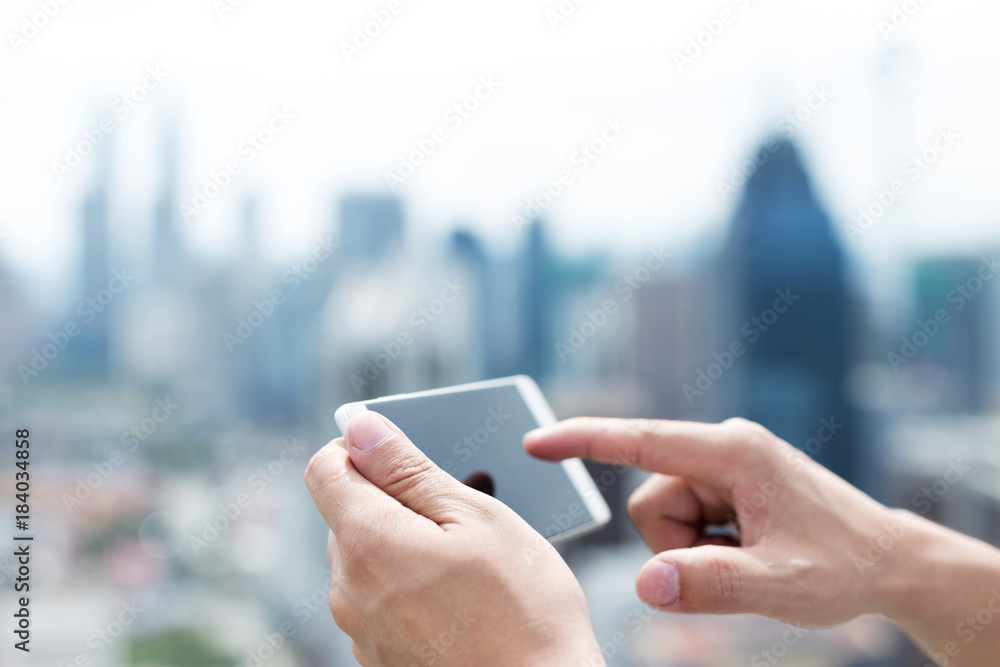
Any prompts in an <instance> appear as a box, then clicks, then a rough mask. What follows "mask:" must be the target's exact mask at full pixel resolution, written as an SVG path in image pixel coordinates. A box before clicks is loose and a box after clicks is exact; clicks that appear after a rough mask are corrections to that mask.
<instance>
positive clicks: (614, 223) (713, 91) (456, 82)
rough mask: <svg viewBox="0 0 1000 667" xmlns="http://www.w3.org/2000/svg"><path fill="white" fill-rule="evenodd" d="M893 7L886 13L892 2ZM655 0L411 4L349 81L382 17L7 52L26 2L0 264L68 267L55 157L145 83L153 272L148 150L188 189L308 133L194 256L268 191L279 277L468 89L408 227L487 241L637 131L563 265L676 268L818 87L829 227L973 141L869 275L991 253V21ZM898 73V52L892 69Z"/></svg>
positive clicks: (882, 6)
mask: <svg viewBox="0 0 1000 667" xmlns="http://www.w3.org/2000/svg"><path fill="white" fill-rule="evenodd" d="M896 1H898V0H896ZM741 3H742V4H737V3H734V2H731V1H715V2H708V3H704V2H694V1H690V2H676V1H675V2H662V0H659V1H658V0H615V1H614V2H612V0H588V1H587V2H584V3H583V4H582V6H580V7H578V8H577V10H576V12H575V14H574V15H573V16H572V17H570V18H569V19H568V20H567V21H566V22H564V23H562V24H561V25H560V26H559V27H558V28H557V29H556V30H554V31H553V30H552V29H551V28H550V27H549V25H548V23H547V21H546V18H545V15H544V12H545V10H546V9H549V8H552V7H555V6H556V5H557V4H558V2H557V0H552V1H551V2H527V1H524V0H507V1H506V2H503V3H473V2H468V1H467V0H466V1H464V2H463V1H461V0H409V1H404V2H403V3H402V11H401V12H400V13H398V14H397V15H396V16H394V17H393V19H392V22H391V23H390V25H388V27H386V28H385V29H384V30H383V31H382V33H381V34H380V35H379V36H377V37H376V38H375V39H373V40H372V43H371V44H370V45H369V46H368V47H367V48H366V49H365V50H364V52H363V53H362V54H361V55H360V56H358V57H357V58H356V59H355V61H354V62H353V63H350V64H348V63H346V62H345V59H344V57H343V55H342V53H341V49H340V44H341V42H343V41H345V40H349V39H350V38H351V37H352V35H353V30H354V28H355V26H358V25H360V24H363V23H364V22H365V21H366V20H368V19H369V17H370V12H372V11H375V10H379V9H382V8H384V7H386V6H387V5H388V0H380V1H375V2H347V3H322V2H306V1H305V0H290V1H288V0H286V1H284V2H277V1H275V0H271V1H265V0H243V1H242V3H241V4H240V6H239V7H237V8H236V9H235V11H233V12H231V13H229V14H227V16H226V18H225V19H224V20H220V19H219V18H218V16H217V15H216V12H215V10H214V9H213V4H214V3H213V0H175V1H173V2H169V3H164V2H152V1H150V0H120V1H113V0H71V1H70V2H68V4H66V5H65V6H61V8H60V10H59V12H58V14H57V15H56V16H55V17H53V18H52V19H51V20H50V21H49V23H48V25H46V26H45V27H43V28H42V29H41V30H40V31H39V34H38V35H37V36H35V37H33V38H31V39H30V40H28V41H27V43H26V44H25V45H23V46H22V48H21V49H20V51H19V52H18V53H16V54H15V53H14V52H13V49H12V48H11V44H10V42H9V34H10V33H11V32H14V33H17V32H19V31H20V29H21V24H22V20H23V18H24V17H26V16H31V15H32V14H33V13H35V12H37V11H39V7H40V5H39V2H38V0H35V1H27V0H6V2H4V3H3V9H2V10H0V30H2V31H3V40H2V42H0V91H2V92H0V95H2V97H0V233H5V234H6V235H7V236H6V238H0V260H2V261H3V262H4V263H6V264H8V265H12V266H15V267H16V268H19V269H23V270H26V271H30V272H31V275H32V276H33V277H34V278H35V283H36V284H37V285H38V286H40V288H41V289H42V290H43V291H44V289H45V288H46V286H48V287H51V288H54V287H55V286H56V285H57V284H58V282H59V281H60V280H62V279H64V278H65V273H64V272H63V271H61V270H60V267H69V266H72V263H73V262H74V261H75V255H76V245H75V244H76V241H77V237H78V231H79V221H78V215H77V210H78V206H79V198H80V196H81V193H82V192H83V190H84V189H85V187H86V186H87V185H88V184H89V182H90V181H91V180H92V179H93V177H94V173H93V172H94V167H95V166H96V162H97V161H96V160H95V159H93V157H90V158H87V159H86V160H85V162H84V165H83V166H82V167H80V168H79V169H77V170H75V171H74V172H72V173H71V174H69V175H68V176H67V177H66V178H65V179H64V181H63V182H62V183H59V182H57V180H56V178H55V176H54V175H53V171H52V163H53V161H54V160H60V159H62V158H63V156H64V155H65V152H66V148H67V146H69V145H70V144H72V143H75V142H77V141H79V140H80V139H81V137H82V134H83V132H84V130H86V129H89V128H92V127H94V126H95V125H96V124H97V121H98V120H99V119H100V118H102V117H104V116H107V117H110V118H115V115H114V114H113V113H112V111H111V105H112V103H113V100H114V98H115V97H117V96H120V95H122V94H123V93H125V92H127V91H128V90H129V89H131V88H132V87H133V86H134V85H136V84H137V83H139V81H141V79H142V76H143V70H144V69H145V68H146V67H147V66H155V65H159V66H160V67H162V69H163V70H165V71H166V72H167V73H168V76H167V78H166V80H165V81H164V82H163V83H162V84H161V85H160V86H159V87H158V88H156V89H155V90H153V91H152V93H151V94H150V96H149V98H148V99H147V101H145V102H143V103H142V104H141V105H140V106H139V108H138V109H137V110H136V112H135V113H133V114H132V115H131V116H130V117H129V118H127V119H125V120H123V121H121V122H120V123H118V124H117V129H116V131H115V133H114V135H113V138H114V140H115V144H114V150H115V159H116V177H115V186H116V190H115V209H114V224H115V225H116V227H117V228H118V229H120V231H121V232H122V233H121V235H120V238H121V239H122V241H121V247H120V248H119V253H120V255H121V256H123V257H125V258H126V259H127V258H129V257H132V256H136V257H141V255H139V254H137V253H140V252H141V247H142V243H143V242H144V238H145V234H146V231H147V230H146V228H145V225H146V224H147V223H146V219H147V218H148V212H149V209H150V208H151V206H152V203H153V197H154V195H155V193H156V188H157V186H158V180H159V153H158V151H159V144H158V140H159V133H160V129H159V128H160V127H161V126H162V122H163V120H164V119H165V118H169V117H171V115H173V116H175V117H176V118H177V120H178V123H179V126H180V143H179V149H180V152H181V183H182V195H183V196H184V197H185V198H186V199H190V197H191V196H193V194H194V189H195V188H197V187H201V186H203V185H204V184H205V183H206V182H208V178H209V172H210V171H211V170H213V169H218V168H220V167H221V166H222V165H223V164H224V163H225V162H226V161H227V160H229V159H233V158H238V157H239V151H238V147H239V145H240V143H241V141H243V139H244V138H245V137H246V135H247V134H248V133H249V132H251V131H256V130H258V129H260V128H261V127H263V126H264V125H265V123H266V122H267V121H268V119H269V118H270V117H271V114H272V109H273V108H275V107H281V106H286V107H287V108H288V109H289V110H291V111H292V112H293V113H294V114H295V115H296V120H295V122H294V123H293V125H292V126H291V127H290V128H289V129H288V130H286V131H285V132H283V133H281V134H280V135H279V136H278V138H277V139H276V140H275V142H274V143H273V144H272V145H271V146H269V147H268V148H267V149H266V150H265V151H263V152H262V153H261V155H260V157H259V158H257V159H256V160H254V161H253V163H251V164H249V165H246V167H245V168H244V169H243V171H242V173H240V174H239V175H237V176H236V177H235V178H234V180H233V184H232V185H231V186H230V187H229V188H227V189H226V190H225V191H224V192H223V193H222V194H221V195H220V196H219V198H218V199H217V200H216V201H215V202H214V203H213V204H212V205H211V206H210V208H209V209H208V210H207V211H206V212H205V213H204V214H202V215H201V216H200V217H199V218H197V219H196V222H195V223H194V224H192V225H190V226H189V229H188V233H189V236H190V238H191V240H192V242H194V243H195V244H196V245H197V246H198V247H199V248H201V249H203V250H205V251H206V252H208V253H210V254H220V255H225V254H227V253H229V252H231V246H230V240H231V238H232V232H233V228H234V227H233V225H234V218H235V214H236V211H237V206H238V204H239V201H240V198H241V196H242V194H243V193H245V192H249V191H257V192H259V194H260V196H261V198H262V205H263V211H262V212H263V217H264V222H265V224H266V225H267V232H268V238H269V244H268V248H269V252H271V253H272V256H273V258H274V259H275V260H276V261H282V260H283V259H284V258H286V257H288V256H293V255H295V254H296V253H297V252H299V251H300V250H301V249H302V248H304V247H307V246H308V245H311V240H310V238H311V236H313V235H314V234H315V233H317V232H318V231H319V230H321V229H325V228H326V225H327V224H328V221H329V220H330V217H331V210H332V209H331V204H332V202H334V201H335V199H336V198H337V197H338V196H340V194H342V193H343V192H345V191H347V190H350V189H356V188H360V189H364V190H371V191H382V190H384V189H385V185H384V182H383V174H384V172H385V171H386V170H387V169H391V168H393V167H394V166H396V164H397V162H398V159H399V156H400V155H401V154H403V153H406V152H409V151H410V150H412V148H413V142H414V141H415V140H417V139H421V138H425V137H427V136H428V135H429V134H430V132H431V130H433V129H434V128H435V127H437V126H442V127H447V124H446V123H445V122H444V114H445V112H446V111H447V109H448V108H449V107H450V106H451V105H452V104H453V103H455V102H457V101H459V100H460V99H461V98H463V97H464V96H466V95H468V94H469V93H471V92H472V91H473V89H474V87H475V84H476V80H477V78H478V77H480V76H482V75H493V76H494V77H495V78H496V79H497V80H498V81H500V82H501V86H500V88H499V90H498V91H497V92H496V94H495V95H494V96H493V97H491V98H490V99H488V100H487V101H486V102H485V103H484V104H483V105H482V107H481V109H479V110H478V111H477V112H475V113H474V114H473V115H472V117H471V118H470V119H469V120H468V121H467V122H465V123H463V125H462V126H461V127H460V128H458V129H457V130H456V131H454V132H452V133H450V134H449V135H448V138H447V140H446V141H445V142H444V143H443V144H441V145H440V146H438V148H437V149H436V150H435V152H434V154H433V155H432V156H431V157H430V158H429V159H428V160H427V162H426V163H425V164H424V165H422V166H421V167H420V168H419V169H418V171H417V173H416V174H415V175H414V176H413V177H412V178H410V179H409V180H407V182H406V184H405V185H404V186H403V187H402V188H401V193H402V194H403V195H404V196H405V197H406V200H407V205H408V211H409V213H410V220H411V223H413V225H415V226H417V227H418V228H426V229H433V230H442V229H445V228H447V227H448V226H450V225H451V224H452V223H453V222H454V221H455V220H457V219H464V220H468V221H470V222H471V223H472V224H473V225H474V226H476V228H477V229H479V230H480V231H482V232H483V233H484V234H486V235H488V236H489V237H490V239H491V240H492V241H493V242H495V243H496V244H497V247H504V246H509V245H510V244H511V243H513V242H514V241H516V239H517V236H516V233H515V232H514V228H513V225H512V224H511V222H510V218H511V215H512V214H513V213H515V212H516V211H517V210H518V209H519V208H520V207H522V206H523V203H524V199H525V197H527V196H529V195H534V194H536V193H537V192H538V191H539V188H540V183H541V181H542V180H543V179H550V178H552V177H553V176H555V175H556V173H557V172H558V171H559V170H560V169H564V168H571V163H570V156H571V154H572V153H573V152H574V150H575V149H576V147H577V146H578V145H579V144H580V143H582V142H584V141H586V140H589V139H590V138H591V137H593V136H595V135H596V134H597V133H598V132H599V130H600V128H601V126H602V125H603V123H604V122H605V120H606V119H608V118H613V117H620V118H621V119H623V120H624V121H625V122H626V123H627V124H628V125H629V127H628V129H627V130H626V131H625V132H624V133H623V134H622V136H621V138H620V139H619V140H617V141H616V142H615V143H614V144H612V145H611V146H610V148H609V149H608V152H607V153H606V154H605V155H604V156H602V157H601V158H600V159H599V160H597V161H596V162H595V163H594V164H593V165H592V166H591V168H589V169H588V170H587V171H586V172H584V173H582V174H576V178H575V182H574V184H573V185H572V186H571V187H570V188H569V189H568V191H567V192H566V193H565V194H564V195H562V196H561V197H560V198H559V199H558V200H557V201H556V203H555V204H554V205H553V206H552V207H551V208H550V209H549V211H548V215H547V217H548V218H549V219H550V221H551V222H552V223H553V225H554V229H555V233H556V235H557V239H558V241H559V242H560V243H561V244H562V245H563V247H564V248H566V249H567V251H578V250H583V249H587V248H592V247H598V246H604V247H607V246H617V247H620V248H627V247H630V246H636V245H640V244H643V243H645V242H646V241H647V240H650V241H651V240H654V239H655V240H658V241H667V242H668V243H670V244H672V245H674V246H676V247H679V248H690V247H692V246H697V245H698V244H703V243H705V242H707V241H711V240H712V238H713V237H714V236H717V235H718V233H719V231H720V230H721V229H722V228H723V227H722V225H723V223H724V222H725V220H726V219H727V216H728V212H729V210H730V205H731V204H732V201H730V202H728V203H724V202H723V201H721V199H720V197H719V194H718V192H717V183H718V181H719V180H720V179H723V178H726V177H728V175H729V172H730V170H731V169H732V167H733V166H734V165H735V164H737V163H738V162H740V161H741V160H742V159H743V158H744V157H745V156H746V155H747V154H748V153H749V152H750V150H751V149H752V148H753V145H754V143H755V142H756V140H757V139H758V138H759V137H760V136H761V135H763V133H765V132H766V131H767V130H768V129H769V128H773V127H774V124H775V122H776V120H777V119H778V117H779V116H781V115H782V114H784V113H786V112H788V111H792V110H794V109H795V107H797V106H798V105H800V104H802V103H804V102H805V101H806V100H807V99H808V97H809V90H810V88H811V87H812V86H817V85H825V86H826V88H827V89H829V90H830V91H832V92H833V93H834V96H833V98H832V99H831V100H830V101H829V102H827V103H826V104H825V105H824V106H823V107H822V108H821V109H820V110H819V111H818V112H816V113H815V115H814V116H813V118H811V119H810V120H809V121H808V122H807V123H806V124H805V126H804V127H803V128H802V129H801V130H800V131H799V132H798V133H797V134H796V138H797V139H798V140H799V141H800V144H801V145H802V147H803V149H804V151H805V153H806V156H807V158H808V160H809V162H810V165H811V167H812V168H813V173H814V176H815V178H816V180H817V185H818V187H819V190H820V192H821V195H822V197H823V198H824V200H825V201H826V202H827V203H828V205H829V206H830V208H831V210H832V212H833V214H834V217H835V219H836V221H837V222H838V223H840V224H843V223H846V222H848V221H850V220H851V219H852V218H853V217H854V215H853V212H854V211H855V210H856V209H857V207H858V206H860V205H862V204H865V203H867V202H868V201H869V200H871V198H872V197H873V193H874V191H875V190H876V189H883V188H885V187H886V186H888V184H889V182H890V181H891V180H892V179H893V178H896V177H897V175H898V174H899V172H900V169H901V166H902V164H903V162H904V161H905V160H906V158H907V156H908V155H910V154H911V153H913V152H915V151H917V150H922V149H923V148H925V147H926V146H928V145H930V143H931V142H932V140H933V138H934V136H935V134H936V132H937V131H938V129H939V128H941V127H945V126H953V127H954V128H955V129H956V130H958V131H959V133H960V136H961V139H960V140H959V142H958V143H957V144H956V145H955V147H954V148H952V149H951V150H949V152H948V153H947V154H946V155H944V156H943V157H942V159H941V160H940V162H939V163H938V164H936V165H934V167H933V168H932V169H931V170H929V171H928V172H927V174H926V176H925V177H924V178H922V179H921V180H920V181H919V182H918V183H915V184H913V185H912V187H910V188H909V189H908V191H907V193H906V195H905V196H904V197H902V198H901V200H900V202H899V204H898V205H897V206H894V207H893V209H892V211H891V213H890V215H889V216H887V217H886V218H885V219H884V220H883V221H881V222H880V224H879V226H878V227H876V228H873V229H872V230H871V231H870V232H869V233H868V234H866V236H865V237H863V238H862V239H860V240H859V241H858V243H857V244H855V245H854V246H852V248H853V249H854V250H855V251H856V252H857V253H859V255H860V256H862V257H866V256H867V257H871V258H879V257H883V258H884V257H891V256H901V255H910V254H913V253H917V252H925V251H934V252H936V251H942V250H947V249H956V250H978V249H980V248H985V247H987V246H990V245H991V244H992V245H993V246H995V245H996V244H997V243H998V242H1000V224H998V222H1000V218H998V213H1000V189H998V188H997V186H996V177H997V173H998V170H997V166H996V160H997V157H998V156H1000V127H998V124H997V122H996V119H997V118H1000V113H998V112H1000V94H998V91H997V85H998V84H997V82H998V75H1000V42H998V40H997V38H996V26H997V25H998V24H1000V3H996V2H990V1H988V0H978V1H977V0H951V1H950V2H928V3H926V4H925V6H923V7H922V8H921V9H920V10H919V12H918V13H917V14H916V15H915V16H913V17H912V18H911V19H910V20H909V21H908V22H907V23H906V24H905V25H904V26H903V27H902V28H901V29H900V30H899V31H898V32H896V33H895V34H894V35H893V36H892V37H891V38H890V39H888V40H886V39H884V38H883V37H882V35H881V34H880V32H879V30H878V27H877V23H878V21H879V19H882V18H887V17H888V16H889V15H890V12H891V9H892V6H893V4H894V1H891V0H876V1H873V0H841V1H839V2H836V3H830V2H815V1H811V0H805V1H804V0H756V1H753V2H749V3H746V2H744V0H741ZM723 9H728V10H730V11H732V13H733V15H734V16H735V17H736V20H735V22H734V23H733V24H731V25H728V26H726V27H725V30H724V31H723V33H722V34H721V35H720V36H719V37H718V38H717V39H716V40H715V42H714V43H713V44H712V45H711V46H710V47H708V48H707V49H706V50H705V53H704V55H702V56H701V57H700V58H698V59H697V60H696V61H695V62H694V64H692V65H691V66H689V67H688V68H687V69H686V70H685V71H684V72H683V73H679V72H678V69H677V66H676V65H675V63H674V58H673V53H674V52H675V51H678V50H680V49H682V48H683V47H684V46H685V44H686V42H687V40H688V38H689V37H691V36H692V35H694V34H695V33H697V32H698V31H699V30H700V29H701V28H702V25H701V24H702V21H703V20H706V19H712V18H714V17H718V16H719V13H720V12H721V11H722V10H723ZM891 54H894V55H891Z"/></svg>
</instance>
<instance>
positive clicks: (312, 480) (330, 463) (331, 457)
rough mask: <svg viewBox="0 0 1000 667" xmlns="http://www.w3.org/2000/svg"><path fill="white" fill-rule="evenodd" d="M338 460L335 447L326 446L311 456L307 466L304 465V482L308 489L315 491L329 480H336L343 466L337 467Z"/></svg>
mask: <svg viewBox="0 0 1000 667" xmlns="http://www.w3.org/2000/svg"><path fill="white" fill-rule="evenodd" d="M339 463H340V459H339V458H338V457H337V453H336V451H335V446H333V445H327V446H326V447H324V448H323V449H321V450H319V451H318V452H316V453H315V454H313V455H312V458H310V459H309V464H308V465H306V471H305V475H304V478H305V481H306V486H308V487H309V488H310V489H316V488H319V487H321V486H323V485H324V484H326V483H328V482H329V481H330V480H335V479H338V478H339V476H340V475H342V474H343V472H344V466H342V465H338V464H339Z"/></svg>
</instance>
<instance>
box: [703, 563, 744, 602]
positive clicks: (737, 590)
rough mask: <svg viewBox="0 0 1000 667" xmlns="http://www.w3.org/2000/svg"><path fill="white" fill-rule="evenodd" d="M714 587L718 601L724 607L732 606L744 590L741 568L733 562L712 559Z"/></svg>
mask: <svg viewBox="0 0 1000 667" xmlns="http://www.w3.org/2000/svg"><path fill="white" fill-rule="evenodd" d="M710 564H711V570H712V586H713V588H714V589H715V590H714V591H713V592H714V594H715V598H716V600H718V601H719V602H721V603H722V604H724V605H728V604H731V603H733V602H736V601H737V600H739V599H740V595H741V593H742V590H743V578H742V577H741V575H740V571H739V568H737V567H736V565H734V564H733V563H732V562H731V561H729V560H727V559H724V558H717V557H715V558H712V560H711V563H710Z"/></svg>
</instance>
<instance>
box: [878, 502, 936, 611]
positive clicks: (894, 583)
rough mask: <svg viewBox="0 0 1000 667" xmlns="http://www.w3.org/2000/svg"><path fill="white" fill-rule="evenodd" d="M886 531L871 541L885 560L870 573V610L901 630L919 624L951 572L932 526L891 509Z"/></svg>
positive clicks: (920, 518) (916, 517)
mask: <svg viewBox="0 0 1000 667" xmlns="http://www.w3.org/2000/svg"><path fill="white" fill-rule="evenodd" d="M890 516H891V518H890V520H889V521H888V522H886V523H885V524H884V527H885V532H883V533H881V534H879V535H878V536H877V537H876V538H874V540H873V541H872V542H873V544H874V545H875V548H876V549H878V550H881V552H882V553H883V554H884V557H883V558H882V559H881V560H880V562H879V565H878V567H877V568H876V570H877V571H876V572H874V573H873V577H872V580H873V588H872V590H873V591H874V596H873V601H872V604H873V608H872V609H870V611H872V612H874V613H878V614H881V615H883V616H885V617H887V618H889V619H891V620H893V621H895V622H896V623H897V624H899V625H901V626H903V627H904V628H909V627H913V626H915V625H919V624H920V623H921V621H923V620H926V619H925V618H924V617H926V616H927V615H928V614H929V612H930V610H932V609H933V607H934V605H933V601H934V599H935V598H938V599H940V593H941V591H940V590H938V589H940V588H941V587H942V586H945V587H947V585H948V573H949V570H951V567H949V564H948V559H946V558H945V559H943V558H941V552H942V551H944V552H946V553H947V552H949V551H950V549H944V550H942V549H941V546H942V544H941V535H940V534H937V535H935V534H934V533H935V532H937V531H934V530H933V528H934V524H932V523H931V522H930V521H928V520H926V519H924V518H922V517H920V516H917V515H916V514H914V513H912V512H909V511H906V510H890Z"/></svg>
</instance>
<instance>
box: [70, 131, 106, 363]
mask: <svg viewBox="0 0 1000 667" xmlns="http://www.w3.org/2000/svg"><path fill="white" fill-rule="evenodd" d="M111 150H112V146H111V144H110V142H109V143H108V144H106V145H104V146H101V147H100V148H99V149H98V151H99V153H98V156H97V159H98V164H97V175H96V179H95V181H94V184H93V186H92V187H91V189H90V190H89V191H88V192H87V193H86V194H85V195H84V198H83V202H82V204H81V206H80V218H81V222H82V224H83V235H82V241H83V248H82V257H81V265H80V281H79V283H78V284H79V290H80V291H79V293H78V295H77V298H78V299H79V300H85V299H88V298H95V299H96V298H99V295H100V294H101V292H102V290H105V288H107V286H108V281H109V280H110V279H111V259H110V246H111V244H110V239H109V230H108V227H109V220H108V218H109V199H110V189H111V174H112V165H111ZM99 305H100V306H102V310H103V305H105V304H100V303H99ZM72 315H73V316H74V317H75V316H76V315H77V313H72ZM82 317H83V318H85V319H83V320H81V322H82V323H81V327H80V328H81V332H80V335H79V340H77V341H75V342H74V345H73V357H74V359H75V363H76V365H77V370H79V371H81V372H83V373H84V374H86V375H92V376H95V377H106V376H107V373H108V370H109V367H108V366H109V365H108V356H109V352H110V349H109V335H108V332H109V322H108V317H107V313H106V312H98V310H97V308H96V307H86V308H85V310H84V315H83V316H82ZM90 318H92V319H90Z"/></svg>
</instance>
